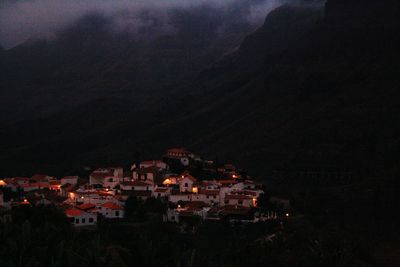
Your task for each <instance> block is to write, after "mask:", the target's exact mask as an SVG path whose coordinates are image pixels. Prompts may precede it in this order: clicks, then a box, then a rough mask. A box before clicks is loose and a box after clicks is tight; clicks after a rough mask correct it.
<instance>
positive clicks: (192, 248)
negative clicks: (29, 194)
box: [0, 206, 374, 267]
mask: <svg viewBox="0 0 400 267" xmlns="http://www.w3.org/2000/svg"><path fill="white" fill-rule="evenodd" d="M12 216H13V223H11V224H0V242H1V244H2V246H1V249H0V258H1V266H5V267H7V266H13V267H14V266H46V267H51V266H65V267H67V266H160V267H161V266H163V267H165V266H174V267H175V266H221V267H222V266H263V265H272V266H294V265H295V266H355V265H360V266H361V265H362V266H373V265H374V261H373V259H372V257H371V253H370V252H371V247H372V245H371V244H370V243H368V242H365V243H358V242H357V243H354V240H353V239H352V236H348V235H347V236H341V235H337V232H336V230H337V229H335V228H334V227H332V226H327V227H326V228H327V229H324V231H321V232H315V231H313V230H312V229H311V228H312V227H313V225H312V224H310V222H308V221H306V220H304V219H302V218H292V219H289V220H284V221H282V223H279V222H269V223H259V224H254V225H253V224H251V225H236V226H229V225H223V224H220V223H201V224H199V225H197V226H196V230H195V232H193V231H188V232H187V231H184V232H182V227H181V226H178V225H174V224H166V223H161V222H160V221H154V220H153V221H147V223H144V224H137V223H132V222H130V221H122V222H108V221H102V222H100V223H99V225H98V228H96V229H95V228H87V229H73V228H72V227H71V226H70V225H69V223H68V222H67V220H66V218H65V217H64V216H63V215H62V213H60V211H58V210H57V209H55V208H54V207H44V206H39V207H33V208H29V207H19V208H16V209H13V210H12ZM310 233H313V234H310Z"/></svg>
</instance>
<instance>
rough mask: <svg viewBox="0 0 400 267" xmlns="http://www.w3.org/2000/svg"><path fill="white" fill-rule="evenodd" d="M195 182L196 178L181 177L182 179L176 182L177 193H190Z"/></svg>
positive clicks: (188, 175) (187, 175) (186, 175)
mask: <svg viewBox="0 0 400 267" xmlns="http://www.w3.org/2000/svg"><path fill="white" fill-rule="evenodd" d="M196 181H197V179H196V178H194V177H193V176H191V175H190V174H185V175H182V177H181V178H180V179H179V180H178V184H179V191H180V192H192V190H193V183H195V182H196Z"/></svg>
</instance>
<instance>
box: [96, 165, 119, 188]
mask: <svg viewBox="0 0 400 267" xmlns="http://www.w3.org/2000/svg"><path fill="white" fill-rule="evenodd" d="M122 180H123V169H122V168H120V167H118V168H99V169H96V170H95V171H93V172H92V173H91V174H90V176H89V184H90V185H95V184H99V185H102V186H104V187H108V188H114V187H115V186H116V185H118V184H119V183H120V182H121V181H122Z"/></svg>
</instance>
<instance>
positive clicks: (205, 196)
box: [192, 190, 220, 205]
mask: <svg viewBox="0 0 400 267" xmlns="http://www.w3.org/2000/svg"><path fill="white" fill-rule="evenodd" d="M192 201H202V202H204V203H207V204H209V205H213V204H219V203H220V196H219V190H200V191H199V192H198V193H197V194H193V195H192Z"/></svg>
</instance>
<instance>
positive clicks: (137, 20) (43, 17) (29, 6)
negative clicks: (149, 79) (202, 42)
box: [0, 0, 293, 48]
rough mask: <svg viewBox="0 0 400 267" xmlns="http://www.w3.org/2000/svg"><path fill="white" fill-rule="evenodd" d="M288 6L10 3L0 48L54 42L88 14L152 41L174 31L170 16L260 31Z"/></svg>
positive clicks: (3, 9)
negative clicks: (200, 13)
mask: <svg viewBox="0 0 400 267" xmlns="http://www.w3.org/2000/svg"><path fill="white" fill-rule="evenodd" d="M290 1H292V2H293V0H288V1H286V0H252V1H238V0H225V1H220V0H194V1H187V0H170V1H162V0H147V1H143V0H141V1H132V0H118V1H108V0H83V1H76V0H73V1H63V0H31V1H23V0H22V1H21V0H7V1H3V3H2V5H1V6H0V23H1V25H2V27H1V29H0V43H1V44H2V45H3V46H5V47H6V48H12V47H14V46H16V45H18V44H20V43H22V42H24V41H26V40H28V39H32V38H47V39H51V38H54V37H56V35H57V32H58V31H60V30H62V29H64V28H66V27H69V26H70V25H71V24H74V23H76V22H77V21H78V20H80V19H81V18H82V17H84V16H86V15H88V14H89V15H90V14H100V15H102V16H104V17H107V18H108V19H109V20H110V24H111V25H110V27H112V28H113V30H115V31H117V32H129V33H131V34H136V35H142V34H145V35H149V36H150V35H152V36H154V35H157V33H168V32H170V31H173V30H174V21H173V20H174V19H173V15H171V13H174V12H176V11H180V12H182V11H188V12H192V13H197V12H196V9H201V8H208V10H209V11H210V12H211V14H212V13H214V14H216V13H218V17H219V19H220V22H222V23H221V24H223V23H226V24H229V23H230V20H232V18H233V16H234V18H235V20H236V21H241V20H245V21H247V22H249V23H252V24H255V25H257V24H259V23H261V21H262V20H263V18H264V17H265V14H267V13H268V12H269V11H270V10H272V9H273V8H275V7H277V6H279V5H280V4H282V3H285V2H290ZM203 22H204V21H203ZM155 26H158V27H157V28H156V27H155ZM175 26H176V25H175ZM220 27H221V28H223V27H224V26H223V25H220ZM221 30H223V29H221Z"/></svg>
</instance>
